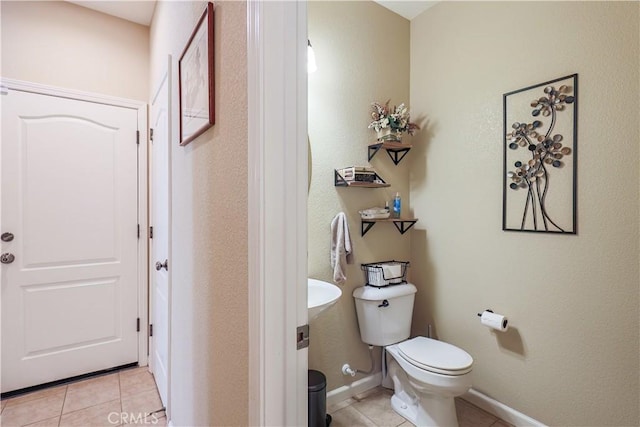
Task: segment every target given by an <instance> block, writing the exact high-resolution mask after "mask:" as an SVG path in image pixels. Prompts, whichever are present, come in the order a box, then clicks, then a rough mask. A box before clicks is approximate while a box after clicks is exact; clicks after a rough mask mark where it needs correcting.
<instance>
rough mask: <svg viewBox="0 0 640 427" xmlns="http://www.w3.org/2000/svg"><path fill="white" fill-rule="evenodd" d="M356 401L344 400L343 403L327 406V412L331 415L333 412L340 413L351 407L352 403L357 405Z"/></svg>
mask: <svg viewBox="0 0 640 427" xmlns="http://www.w3.org/2000/svg"><path fill="white" fill-rule="evenodd" d="M355 402H356V400H354V399H352V398H349V399H346V400H343V401H341V402H336V403H332V404H331V405H327V412H328V413H329V414H330V413H332V412H336V411H339V410H340V409H342V408H346V407H347V406H349V405H351V404H352V403H355Z"/></svg>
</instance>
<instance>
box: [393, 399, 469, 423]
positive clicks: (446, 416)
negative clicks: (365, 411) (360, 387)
mask: <svg viewBox="0 0 640 427" xmlns="http://www.w3.org/2000/svg"><path fill="white" fill-rule="evenodd" d="M420 403H421V404H420V405H419V404H418V402H412V401H411V400H409V403H407V402H406V401H405V400H403V399H402V398H401V397H399V396H398V395H396V394H394V395H393V396H391V407H392V408H393V410H394V411H396V412H397V413H398V414H399V415H400V416H402V417H403V418H405V419H406V420H407V421H409V422H411V423H412V424H414V425H416V426H419V427H423V426H435V427H458V417H457V415H456V407H455V401H454V400H453V398H437V397H434V398H429V399H422V401H421V402H420Z"/></svg>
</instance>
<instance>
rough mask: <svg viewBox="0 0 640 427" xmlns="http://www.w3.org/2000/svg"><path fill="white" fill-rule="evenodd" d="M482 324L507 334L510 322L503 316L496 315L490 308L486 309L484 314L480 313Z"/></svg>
mask: <svg viewBox="0 0 640 427" xmlns="http://www.w3.org/2000/svg"><path fill="white" fill-rule="evenodd" d="M488 313H491V314H488ZM478 317H480V322H481V323H482V324H483V325H484V326H486V327H488V328H491V329H495V330H497V331H500V332H505V331H506V330H507V329H508V328H509V320H508V319H507V317H506V316H503V315H502V314H496V313H494V312H493V310H491V309H490V308H488V309H486V310H485V311H483V312H482V313H478Z"/></svg>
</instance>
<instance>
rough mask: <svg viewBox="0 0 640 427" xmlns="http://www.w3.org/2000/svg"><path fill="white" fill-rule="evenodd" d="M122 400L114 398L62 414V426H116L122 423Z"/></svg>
mask: <svg viewBox="0 0 640 427" xmlns="http://www.w3.org/2000/svg"><path fill="white" fill-rule="evenodd" d="M121 414H122V411H121V407H120V400H119V399H116V400H112V401H110V402H104V403H101V404H99V405H95V406H91V407H89V408H84V409H80V410H78V411H75V412H71V413H68V414H64V415H62V418H60V427H67V426H69V427H72V426H77V427H87V426H91V427H99V426H104V427H114V426H118V425H121V424H122V420H121Z"/></svg>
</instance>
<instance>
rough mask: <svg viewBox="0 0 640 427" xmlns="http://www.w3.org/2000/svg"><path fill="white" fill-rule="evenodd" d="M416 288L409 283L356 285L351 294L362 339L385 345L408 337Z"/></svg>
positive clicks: (368, 342) (372, 343) (373, 343)
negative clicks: (357, 286)
mask: <svg viewBox="0 0 640 427" xmlns="http://www.w3.org/2000/svg"><path fill="white" fill-rule="evenodd" d="M416 291H417V289H416V287H415V286H414V285H412V284H411V283H406V284H402V285H394V286H386V287H384V288H376V287H373V286H363V287H361V288H356V289H355V290H354V291H353V297H354V298H355V301H356V313H357V315H358V325H359V327H360V338H361V339H362V341H363V342H364V343H366V344H369V345H377V346H387V345H391V344H395V343H397V342H400V341H404V340H406V339H407V338H409V335H410V334H411V317H412V315H413V301H414V299H415V294H416Z"/></svg>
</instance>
